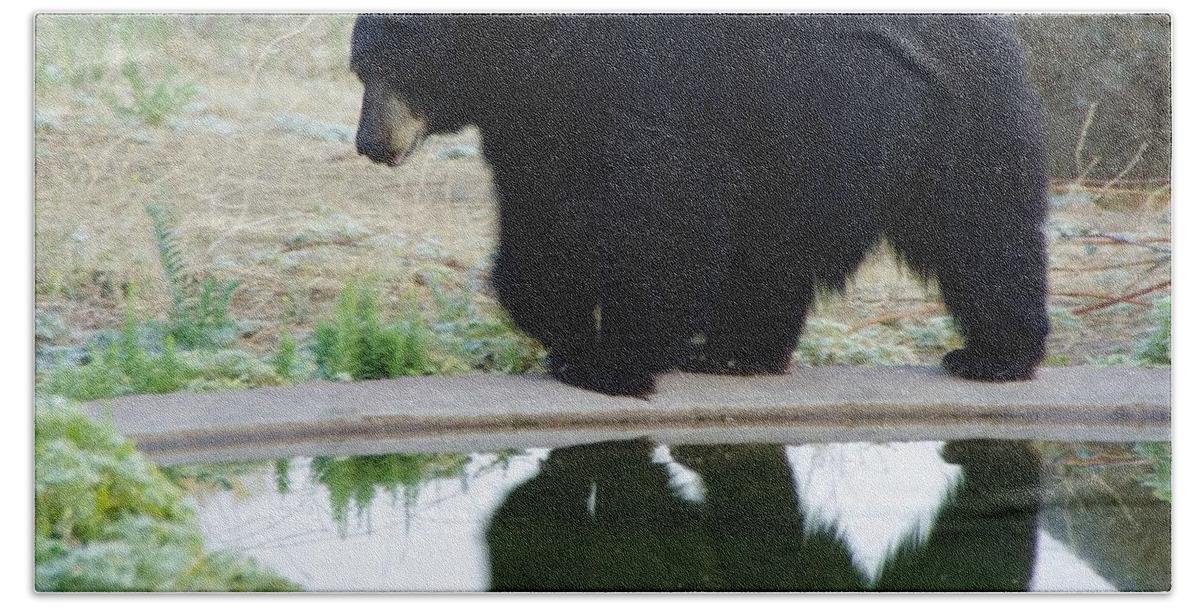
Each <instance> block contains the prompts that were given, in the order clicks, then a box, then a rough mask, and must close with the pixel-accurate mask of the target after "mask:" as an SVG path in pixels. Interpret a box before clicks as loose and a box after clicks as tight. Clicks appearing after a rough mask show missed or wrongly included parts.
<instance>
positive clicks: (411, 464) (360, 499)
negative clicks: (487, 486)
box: [311, 454, 470, 535]
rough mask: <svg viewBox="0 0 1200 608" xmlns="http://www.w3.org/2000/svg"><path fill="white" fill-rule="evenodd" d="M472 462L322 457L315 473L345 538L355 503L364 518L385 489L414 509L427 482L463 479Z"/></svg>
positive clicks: (461, 458)
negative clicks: (379, 492) (442, 479)
mask: <svg viewBox="0 0 1200 608" xmlns="http://www.w3.org/2000/svg"><path fill="white" fill-rule="evenodd" d="M469 461H470V458H469V457H468V456H466V455H464V454H385V455H376V456H351V457H333V456H318V457H316V458H313V460H312V465H311V473H312V479H313V481H314V482H315V483H317V484H320V485H323V486H325V487H327V488H329V500H330V503H331V505H332V507H333V519H334V521H335V522H337V524H338V528H339V530H340V532H341V533H342V534H343V535H344V534H345V533H346V526H347V523H348V515H349V512H350V505H351V503H353V504H354V506H355V509H356V511H357V514H358V515H359V517H361V516H362V514H363V513H364V512H365V511H366V510H367V508H368V507H370V505H371V502H372V501H373V500H374V499H375V495H376V492H377V491H378V490H381V489H382V490H385V491H387V492H388V493H389V494H391V496H392V498H393V499H395V498H398V497H399V496H400V494H401V493H403V497H404V504H405V506H406V507H412V506H413V505H415V504H416V501H417V497H418V495H419V492H420V489H421V485H422V484H423V483H424V482H426V481H428V480H431V479H438V478H449V477H458V476H461V475H463V471H464V470H465V468H466V465H467V463H468V462H469Z"/></svg>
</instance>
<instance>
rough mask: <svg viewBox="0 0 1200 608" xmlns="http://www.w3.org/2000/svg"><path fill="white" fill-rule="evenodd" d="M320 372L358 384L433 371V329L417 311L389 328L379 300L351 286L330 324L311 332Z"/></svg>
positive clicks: (321, 324)
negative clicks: (431, 354) (431, 347)
mask: <svg viewBox="0 0 1200 608" xmlns="http://www.w3.org/2000/svg"><path fill="white" fill-rule="evenodd" d="M313 340H314V342H315V344H314V348H315V349H316V357H317V368H318V370H319V371H320V373H321V374H322V375H324V376H325V377H327V378H338V377H349V378H352V379H354V380H373V379H380V378H395V377H398V376H419V375H423V374H429V373H432V372H433V368H432V365H431V364H430V359H429V344H430V341H431V338H430V335H429V330H428V329H427V328H426V327H425V324H424V323H423V322H422V321H421V319H419V318H418V317H417V315H416V314H415V312H411V311H410V313H409V315H408V316H407V317H405V318H403V319H401V320H399V321H396V322H394V323H391V324H387V325H385V324H384V322H383V320H382V319H381V318H380V312H379V296H378V294H377V293H376V292H375V291H374V290H373V289H370V288H368V287H356V286H354V285H351V286H349V287H347V288H346V289H344V290H343V291H342V293H341V295H339V296H338V302H337V306H336V308H335V312H334V319H333V320H332V321H321V322H320V323H318V324H317V327H316V328H315V329H314V330H313Z"/></svg>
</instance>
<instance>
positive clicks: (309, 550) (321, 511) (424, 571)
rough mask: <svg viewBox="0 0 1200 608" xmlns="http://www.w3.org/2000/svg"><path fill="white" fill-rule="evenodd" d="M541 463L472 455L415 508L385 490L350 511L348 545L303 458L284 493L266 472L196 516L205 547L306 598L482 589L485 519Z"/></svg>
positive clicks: (537, 454) (205, 503) (429, 487)
mask: <svg viewBox="0 0 1200 608" xmlns="http://www.w3.org/2000/svg"><path fill="white" fill-rule="evenodd" d="M545 455H546V450H536V451H535V450H531V451H530V452H528V453H526V454H523V455H519V456H516V457H513V458H511V459H510V460H509V462H508V466H507V467H506V468H505V467H488V466H487V465H488V464H490V463H491V462H492V461H493V460H494V457H493V456H473V457H472V458H471V462H470V463H469V464H468V465H467V468H466V471H465V473H464V479H465V481H464V479H457V478H455V479H436V480H432V481H429V482H427V483H424V484H422V486H421V489H420V492H419V493H418V495H417V500H416V503H415V504H413V505H405V504H404V500H403V498H402V497H401V498H399V499H397V500H392V499H391V496H389V495H387V494H386V493H383V492H381V493H380V495H377V496H376V498H375V500H373V501H371V504H370V506H369V507H368V508H367V511H366V512H365V513H364V514H363V517H362V518H361V519H360V518H359V517H358V516H357V514H356V513H355V511H354V509H353V508H351V512H350V515H349V521H348V522H347V524H348V525H347V529H346V534H345V537H344V538H343V537H342V536H341V535H340V533H339V530H338V525H337V523H335V522H334V519H333V511H332V508H331V507H330V500H329V491H328V489H326V488H325V487H324V486H321V485H314V484H313V482H312V479H311V477H310V475H309V466H308V465H309V462H310V461H309V460H308V459H301V458H298V459H295V460H293V461H292V469H291V475H290V480H291V487H290V490H289V491H288V492H287V493H286V494H280V493H279V492H277V491H276V490H275V480H274V476H273V475H272V474H271V472H270V471H269V470H267V471H264V472H263V473H262V474H261V475H259V476H257V477H254V478H246V479H245V480H244V481H246V482H247V483H249V484H251V487H250V492H249V494H248V495H240V496H238V495H235V493H232V492H223V493H220V494H215V495H209V496H205V497H202V498H201V499H199V500H198V505H197V512H198V515H199V518H200V522H201V525H202V526H203V529H204V534H205V538H206V541H207V543H208V546H209V547H210V548H211V549H214V550H220V549H229V550H232V551H235V552H238V553H240V554H243V555H248V556H251V557H254V558H255V559H257V560H259V562H260V563H263V564H265V565H267V566H269V567H271V568H272V569H273V570H275V571H276V572H277V573H279V574H281V575H283V576H285V577H287V578H289V579H291V580H293V581H296V582H298V583H300V584H301V585H302V586H303V587H304V588H305V589H306V590H309V591H471V590H484V589H486V588H487V586H488V564H487V549H486V547H485V545H484V541H483V533H484V530H485V528H486V526H487V523H488V519H489V516H490V515H491V513H492V511H494V510H495V509H496V507H497V506H499V504H500V502H501V501H502V500H503V499H504V496H505V495H506V494H507V493H508V491H509V490H510V489H512V487H514V486H516V485H517V484H519V483H521V482H523V481H525V480H527V479H529V478H530V477H532V476H533V475H534V474H535V473H537V470H538V463H539V462H540V461H541V460H543V459H544V458H545ZM464 484H465V485H466V488H464Z"/></svg>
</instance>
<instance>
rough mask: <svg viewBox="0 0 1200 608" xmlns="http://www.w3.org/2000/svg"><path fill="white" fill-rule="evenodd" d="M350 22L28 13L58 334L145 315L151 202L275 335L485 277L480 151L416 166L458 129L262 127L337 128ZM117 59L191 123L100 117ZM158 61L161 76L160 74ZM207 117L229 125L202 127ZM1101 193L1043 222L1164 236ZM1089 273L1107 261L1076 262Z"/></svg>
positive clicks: (156, 277)
mask: <svg viewBox="0 0 1200 608" xmlns="http://www.w3.org/2000/svg"><path fill="white" fill-rule="evenodd" d="M351 22H352V18H351V17H350V16H347V15H315V16H308V15H280V16H243V15H204V16H195V17H192V16H185V17H163V16H148V15H123V16H45V15H43V16H41V17H39V18H38V21H37V40H36V41H37V52H36V60H37V76H38V80H37V86H36V88H35V95H36V99H35V105H36V110H37V112H38V116H39V117H40V118H39V120H40V121H43V122H46V123H47V125H44V126H42V127H39V128H38V129H37V130H36V148H35V151H36V173H35V256H36V258H35V283H36V301H37V306H39V307H42V308H50V309H52V310H54V311H56V312H58V313H59V314H60V315H61V316H62V317H63V318H64V320H66V321H67V323H68V324H69V325H70V326H72V327H76V328H80V329H88V328H97V327H113V326H117V325H119V324H120V319H121V315H122V309H123V307H124V300H123V298H122V296H121V287H122V286H123V285H127V284H129V283H131V282H136V283H137V285H138V289H137V294H138V302H137V304H138V306H139V307H140V308H142V309H143V311H144V314H143V316H144V317H152V316H161V315H162V314H163V312H164V311H165V310H166V309H167V306H168V294H167V290H166V287H165V285H164V282H163V278H162V270H161V268H160V266H159V262H158V258H157V252H156V251H155V245H154V239H153V231H152V227H151V223H150V219H149V217H148V216H147V215H146V213H145V212H144V206H145V205H146V204H149V203H158V204H162V205H163V206H164V207H166V208H167V209H168V210H170V212H171V213H172V214H173V217H174V220H175V221H174V223H175V225H176V226H177V228H178V231H179V233H180V238H181V243H182V246H183V249H184V254H185V256H186V257H187V259H188V261H189V262H190V263H191V264H192V265H193V266H194V267H195V269H196V270H197V271H200V272H202V273H211V274H214V275H216V276H219V277H220V278H226V279H227V278H236V279H240V280H241V281H242V282H243V286H242V287H241V288H239V289H238V291H237V293H236V295H235V298H234V301H233V305H232V307H231V310H230V314H231V316H232V317H234V318H239V319H258V320H262V321H266V322H267V324H268V325H269V326H273V327H278V326H279V325H281V324H289V325H292V326H294V327H300V328H305V327H309V326H311V324H312V323H313V322H314V321H315V319H316V318H318V317H320V316H323V315H326V314H328V311H329V310H330V309H331V308H332V301H333V299H334V296H335V295H336V292H337V290H339V289H341V288H342V287H343V286H345V285H346V284H347V283H348V282H350V281H352V280H361V279H364V278H371V279H374V280H376V281H377V282H379V283H380V284H381V285H383V286H385V287H386V288H387V289H388V291H389V293H391V294H392V296H393V297H394V298H397V299H398V298H401V297H403V295H404V294H405V293H406V292H408V291H411V290H413V289H414V288H416V289H422V288H423V286H424V285H425V284H426V283H427V282H428V281H427V279H426V276H427V275H429V274H430V273H433V274H435V275H438V278H439V280H444V281H447V282H448V283H447V284H451V285H464V286H465V285H466V281H467V279H468V277H469V275H470V273H469V272H468V271H470V270H471V269H475V270H479V269H486V268H487V267H488V266H489V265H490V255H491V252H492V251H493V250H494V240H495V228H494V222H495V217H494V213H495V200H494V194H493V191H492V188H491V182H490V171H489V170H488V168H487V167H486V165H485V164H484V163H483V162H482V161H481V160H480V159H479V158H478V157H471V158H461V159H455V160H437V159H435V158H434V154H436V153H437V152H438V151H440V150H444V149H447V148H448V147H450V146H453V145H459V144H475V143H476V142H477V136H476V134H475V133H473V132H471V131H467V132H464V133H461V134H457V135H455V136H448V137H443V138H438V139H436V140H434V141H431V142H430V143H428V144H427V145H426V146H425V147H424V148H423V149H422V150H421V153H420V154H418V155H417V156H416V157H415V158H414V159H413V161H412V162H410V163H408V164H406V165H405V166H403V167H400V168H396V169H389V168H386V167H380V166H376V165H373V164H371V163H370V162H369V161H367V160H365V159H362V158H359V157H357V156H356V155H355V154H354V151H353V146H352V144H351V143H347V142H341V141H326V140H323V139H320V138H316V137H311V136H307V135H304V134H301V133H298V132H295V131H291V130H286V129H280V128H278V127H277V126H276V124H275V123H276V117H277V116H279V115H292V116H296V115H304V116H307V117H310V118H311V119H313V120H314V121H318V122H320V123H326V124H329V125H344V126H348V127H351V126H352V125H354V123H355V122H356V120H357V112H358V105H359V95H360V93H361V87H360V85H359V84H358V82H357V80H356V79H355V78H354V77H353V75H352V74H350V72H349V71H348V70H347V69H346V67H345V64H346V56H347V52H348V46H349V37H350V28H351ZM130 60H133V61H136V62H138V64H139V65H140V66H141V68H142V70H143V71H144V73H145V74H146V75H147V77H148V79H149V80H151V81H153V82H162V81H166V82H171V83H176V84H186V83H193V84H195V85H197V86H198V87H199V94H198V96H197V97H196V98H195V100H194V102H193V104H192V105H191V106H189V107H186V108H182V109H180V110H179V111H177V112H176V113H175V114H174V115H173V116H172V118H175V119H177V120H181V121H191V122H192V123H193V124H194V125H195V124H199V126H193V127H191V128H171V127H167V128H146V127H139V126H137V125H134V124H130V123H129V122H128V121H127V120H125V119H123V118H122V117H121V116H120V115H119V114H118V113H117V112H115V111H114V110H113V105H114V100H116V101H117V102H119V103H126V102H127V101H128V100H127V98H128V95H129V85H128V82H126V81H125V80H124V79H123V78H122V76H121V67H122V66H123V65H124V64H125V63H126V62H127V61H130ZM171 68H174V69H176V70H177V73H176V75H175V76H174V77H173V78H172V79H168V74H169V70H170V69H171ZM201 104H202V105H201ZM202 121H208V122H207V123H205V122H202ZM214 124H216V125H220V126H221V128H224V129H226V130H227V131H228V132H226V133H224V134H222V133H217V132H213V131H212V130H210V129H208V128H206V127H205V125H208V126H212V125H214ZM1106 196H1107V199H1108V200H1114V201H1115V200H1118V199H1119V200H1120V201H1121V205H1120V208H1119V209H1118V208H1114V209H1110V210H1105V209H1102V208H1100V207H1099V206H1097V205H1096V204H1092V203H1082V202H1080V203H1075V204H1070V205H1066V206H1064V207H1061V208H1058V209H1056V211H1055V218H1054V219H1055V221H1056V222H1059V223H1063V224H1065V223H1075V224H1079V225H1087V226H1090V227H1092V228H1094V229H1097V230H1099V231H1101V232H1111V233H1121V234H1127V235H1128V234H1132V235H1139V236H1158V237H1162V236H1166V237H1169V236H1170V224H1169V221H1167V222H1164V221H1162V217H1163V209H1164V207H1165V206H1166V205H1167V204H1168V203H1169V197H1170V193H1169V190H1168V191H1165V192H1158V193H1157V194H1156V195H1155V196H1154V197H1153V200H1150V199H1151V198H1152V197H1151V196H1150V193H1149V192H1148V191H1143V190H1136V189H1135V190H1129V189H1125V190H1120V191H1119V192H1116V191H1114V192H1109V193H1106ZM1166 246H1167V247H1169V246H1170V244H1169V243H1167V244H1166ZM1093 250H1094V251H1093ZM1051 253H1052V265H1053V266H1054V268H1055V270H1054V271H1053V272H1052V290H1053V291H1054V292H1055V293H1070V294H1079V293H1085V294H1086V293H1096V294H1108V295H1118V294H1120V293H1125V292H1127V291H1130V290H1131V289H1130V288H1131V287H1134V286H1139V285H1140V286H1145V285H1149V284H1151V283H1149V282H1147V281H1154V280H1158V281H1161V280H1164V279H1169V278H1170V270H1169V265H1168V266H1167V267H1166V268H1162V267H1160V268H1158V269H1155V270H1153V271H1151V272H1149V273H1146V271H1147V270H1148V268H1149V267H1147V266H1141V267H1136V266H1135V267H1119V265H1122V264H1126V263H1128V262H1130V261H1137V260H1139V259H1141V258H1148V257H1153V255H1146V252H1145V251H1142V250H1140V249H1139V248H1137V247H1132V246H1091V247H1090V248H1089V246H1087V245H1082V244H1079V243H1076V242H1071V241H1064V240H1056V241H1055V242H1054V243H1053V249H1052V252H1051ZM1103 266H1115V267H1114V268H1111V269H1107V270H1096V271H1086V272H1085V271H1082V270H1081V269H1084V268H1090V267H1103ZM1143 273H1146V276H1139V275H1140V274H1143ZM1167 293H1169V290H1168V292H1161V293H1158V294H1154V295H1167ZM480 297H486V296H480ZM936 301H937V298H936V295H934V294H931V293H929V292H927V290H925V289H924V288H923V287H922V286H921V285H920V284H919V283H918V282H917V281H915V280H914V279H913V278H912V277H910V276H909V275H908V274H907V273H905V272H904V271H903V270H902V269H900V268H899V267H898V266H897V265H896V264H895V263H894V262H893V261H892V259H891V258H890V256H889V255H887V254H886V253H884V254H881V255H878V256H875V257H874V258H873V259H872V260H871V261H870V262H869V263H868V264H867V266H866V267H865V268H864V269H863V271H862V272H861V273H860V274H859V276H858V278H857V280H856V281H855V282H854V284H853V285H852V286H851V288H850V290H849V292H848V293H847V294H846V297H844V298H838V299H831V300H828V301H823V302H822V303H821V304H820V306H819V307H818V310H817V314H819V315H822V316H826V317H831V318H835V319H837V320H840V321H843V322H846V323H850V324H855V323H863V322H868V321H869V320H871V319H873V318H875V317H877V316H878V315H881V314H883V313H886V312H896V311H906V310H917V311H927V309H928V304H929V303H931V302H936ZM1097 301H1098V300H1096V299H1095V298H1088V297H1086V296H1072V297H1056V298H1055V300H1054V303H1055V305H1056V306H1064V307H1074V306H1079V305H1082V304H1088V303H1095V302H1097ZM921 314H924V315H926V316H927V315H928V312H921ZM1092 319H1098V320H1092ZM1140 323H1144V314H1143V311H1142V310H1141V309H1140V307H1138V306H1136V305H1135V306H1133V308H1132V309H1130V310H1126V309H1117V310H1115V311H1114V310H1107V311H1105V312H1104V313H1102V314H1096V315H1091V316H1090V319H1089V321H1088V322H1087V323H1086V324H1085V325H1086V326H1085V328H1083V329H1082V330H1080V331H1076V332H1073V333H1071V334H1070V335H1066V334H1064V335H1062V336H1058V335H1056V337H1055V340H1056V350H1059V351H1063V352H1067V353H1069V354H1070V356H1071V358H1072V359H1075V358H1076V357H1079V358H1082V357H1085V356H1093V355H1102V354H1106V353H1108V352H1113V351H1114V350H1115V349H1117V348H1120V347H1121V345H1123V344H1128V341H1129V340H1131V339H1134V337H1136V333H1137V331H1139V327H1140V326H1139V324H1140ZM275 336H276V334H275V333H274V332H273V331H270V330H268V331H266V332H264V333H262V334H261V335H260V337H259V339H260V340H261V341H262V343H263V345H264V346H265V345H267V344H274V340H275Z"/></svg>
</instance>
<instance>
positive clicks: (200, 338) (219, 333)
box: [146, 205, 241, 348]
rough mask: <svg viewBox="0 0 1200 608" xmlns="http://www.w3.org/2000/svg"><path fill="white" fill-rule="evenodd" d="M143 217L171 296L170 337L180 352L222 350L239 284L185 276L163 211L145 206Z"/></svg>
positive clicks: (228, 339)
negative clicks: (149, 224) (150, 226)
mask: <svg viewBox="0 0 1200 608" xmlns="http://www.w3.org/2000/svg"><path fill="white" fill-rule="evenodd" d="M146 214H147V215H149V216H150V220H151V221H152V222H153V224H154V240H155V242H156V243H157V245H158V258H159V261H160V262H161V263H162V267H163V271H164V273H165V274H166V277H167V287H168V289H169V290H170V292H171V311H170V312H169V313H168V320H169V323H170V335H171V336H172V337H173V338H175V341H176V342H177V343H178V344H179V345H180V346H182V347H184V348H199V347H206V346H225V345H227V344H228V343H230V342H232V339H233V334H234V329H235V327H234V323H233V321H232V320H230V319H229V317H228V315H227V312H228V310H229V304H230V302H231V301H232V300H233V292H234V290H236V289H237V288H238V287H239V286H240V285H241V281H238V280H217V279H214V278H212V277H204V279H203V280H201V281H197V280H196V279H195V278H194V277H192V276H191V275H189V274H188V273H187V264H186V263H185V262H184V259H183V253H182V250H181V248H180V246H179V236H178V234H177V233H176V232H175V230H174V229H173V228H172V227H171V226H170V224H168V222H167V218H166V213H165V212H164V211H163V208H162V207H161V206H159V205H146Z"/></svg>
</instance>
